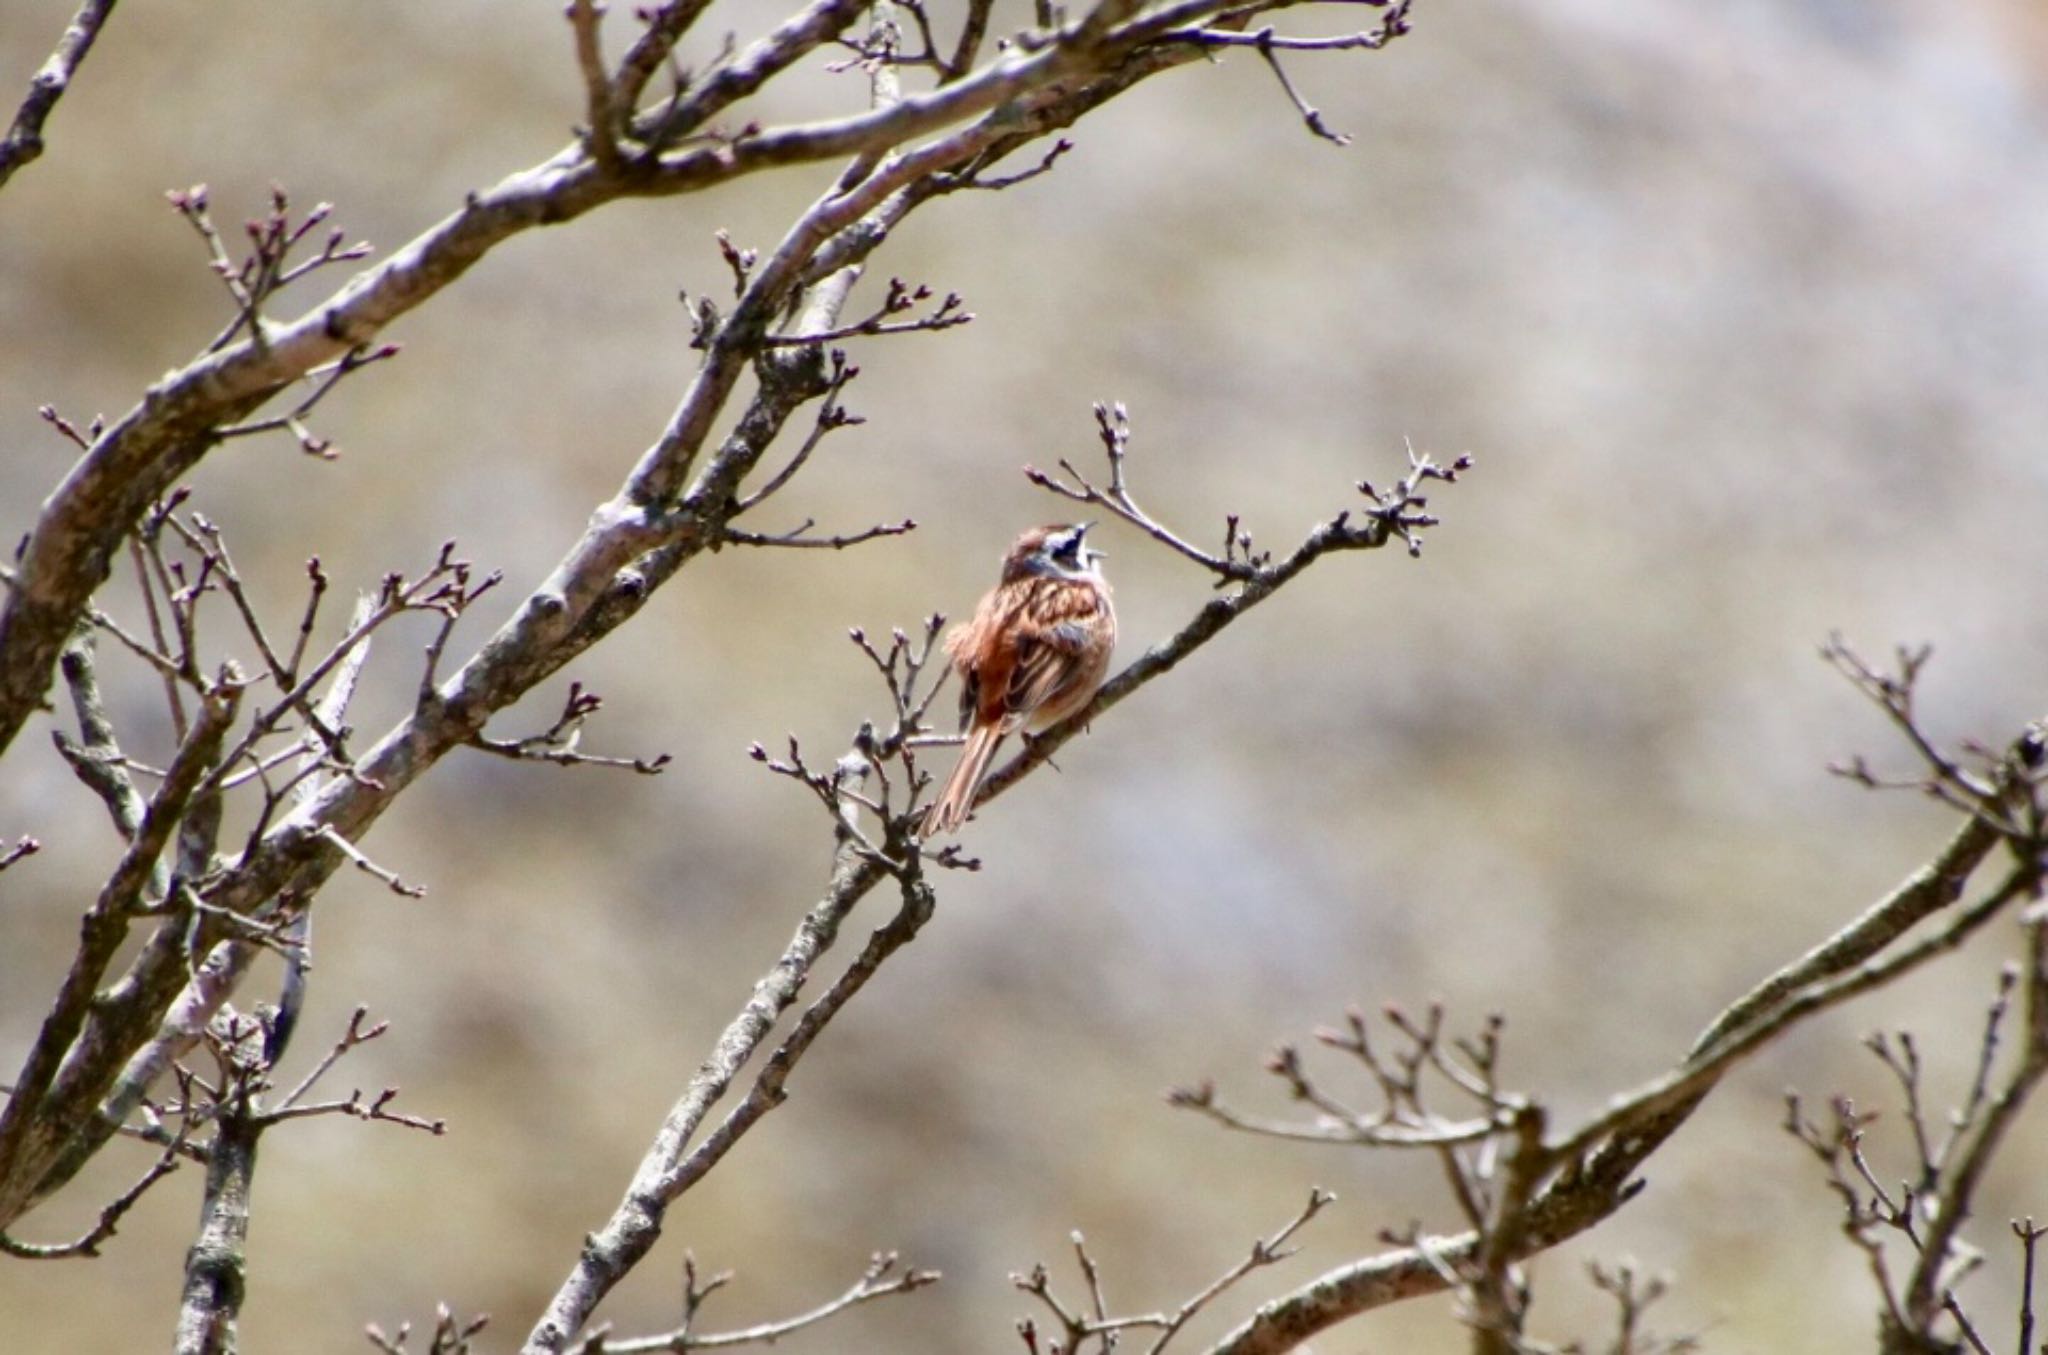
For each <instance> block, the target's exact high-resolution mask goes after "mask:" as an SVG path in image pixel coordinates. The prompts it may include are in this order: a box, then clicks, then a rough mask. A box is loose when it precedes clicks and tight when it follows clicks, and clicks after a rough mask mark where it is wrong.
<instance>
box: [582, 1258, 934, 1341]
mask: <svg viewBox="0 0 2048 1355" xmlns="http://www.w3.org/2000/svg"><path fill="white" fill-rule="evenodd" d="M896 1265H897V1257H896V1253H895V1252H878V1253H877V1254H876V1255H875V1256H874V1257H873V1259H871V1260H870V1261H869V1262H868V1268H867V1269H866V1270H865V1271H863V1272H861V1277H860V1278H859V1279H858V1280H856V1281H854V1282H853V1284H852V1286H851V1287H850V1288H848V1289H847V1290H846V1292H845V1293H843V1294H841V1295H839V1296H838V1297H837V1298H835V1299H832V1300H830V1301H829V1302H826V1303H821V1304H819V1305H818V1306H817V1307H816V1308H813V1309H811V1310H810V1311H809V1312H805V1313H799V1314H797V1315H796V1316H795V1317H786V1318H782V1319H780V1320H779V1321H775V1322H762V1323H758V1324H756V1325H755V1326H751V1327H738V1328H735V1329H733V1330H732V1331H722V1332H705V1333H704V1334H702V1335H699V1334H697V1333H696V1332H694V1331H692V1330H691V1328H690V1324H689V1323H687V1322H686V1323H684V1324H683V1325H682V1326H680V1327H677V1328H675V1329H673V1330H671V1331H666V1332H662V1333H661V1334H659V1335H656V1336H632V1337H624V1338H621V1337H616V1336H609V1335H606V1336H601V1337H593V1338H592V1339H591V1340H590V1341H589V1342H586V1343H585V1344H584V1346H583V1349H584V1350H587V1351H590V1352H591V1355H599V1352H602V1355H636V1353H637V1352H643V1351H684V1350H720V1349H729V1348H731V1347H733V1346H754V1345H774V1344H775V1343H776V1342H777V1341H779V1340H781V1339H782V1338H783V1337H785V1336H792V1335H794V1334H796V1333H797V1332H800V1331H802V1330H804V1329H805V1328H806V1327H815V1326H817V1325H818V1324H819V1323H821V1322H825V1321H829V1320H830V1319H832V1318H835V1317H837V1316H839V1314H841V1313H843V1312H845V1311H846V1310H847V1309H849V1308H857V1307H859V1306H860V1305H861V1304H863V1303H871V1302H873V1301H874V1300H876V1299H882V1298H888V1297H889V1296H890V1295H892V1294H907V1293H909V1292H910V1291H911V1290H913V1289H922V1288H924V1287H925V1286H926V1285H928V1284H936V1283H937V1282H938V1280H939V1272H938V1271H936V1270H919V1269H917V1268H916V1267H909V1268H907V1269H905V1270H903V1271H902V1272H900V1273H897V1272H896ZM728 1278H730V1277H729V1276H716V1277H714V1284H713V1285H712V1286H711V1287H712V1288H715V1287H716V1286H717V1285H718V1284H722V1283H724V1282H725V1280H726V1279H728ZM708 1292H709V1288H707V1289H702V1290H700V1289H698V1288H696V1285H695V1280H694V1277H693V1278H692V1280H691V1284H690V1289H689V1295H690V1299H691V1302H690V1304H689V1309H690V1312H691V1314H692V1315H693V1316H694V1314H695V1311H696V1306H697V1304H698V1303H701V1302H702V1300H703V1296H704V1295H705V1294H706V1293H708Z"/></svg>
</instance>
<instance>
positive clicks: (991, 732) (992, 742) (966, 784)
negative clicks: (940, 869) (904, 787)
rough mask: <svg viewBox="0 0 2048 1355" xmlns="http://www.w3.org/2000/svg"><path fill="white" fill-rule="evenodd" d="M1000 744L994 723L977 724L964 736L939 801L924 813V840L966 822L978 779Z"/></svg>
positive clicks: (998, 726) (986, 770) (986, 773)
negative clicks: (958, 757)
mask: <svg viewBox="0 0 2048 1355" xmlns="http://www.w3.org/2000/svg"><path fill="white" fill-rule="evenodd" d="M1002 741H1003V731H1002V727H1001V726H1000V725H998V724H994V723H989V724H977V725H975V726H974V728H973V729H972V730H971V731H970V732H969V733H968V735H967V746H966V747H964V748H962V749H961V750H960V764H959V765H958V766H957V767H955V768H953V775H952V776H951V777H949V778H947V780H946V788H945V789H944V790H942V791H940V792H939V798H938V799H936V800H934V801H932V807H931V808H930V809H928V810H926V811H925V815H924V835H925V836H926V837H936V836H938V835H939V834H940V833H950V832H952V831H953V830H954V829H956V828H958V827H959V826H960V825H961V824H963V823H965V822H967V811H968V810H970V809H972V808H973V807H974V793H975V792H976V791H978V790H980V789H981V778H982V777H984V776H986V775H988V764H989V761H990V759H992V758H994V757H995V755H996V745H997V744H999V743H1001V742H1002Z"/></svg>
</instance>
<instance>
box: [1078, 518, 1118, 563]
mask: <svg viewBox="0 0 2048 1355" xmlns="http://www.w3.org/2000/svg"><path fill="white" fill-rule="evenodd" d="M1094 526H1095V523H1094V522H1092V521H1091V522H1084V523H1082V524H1081V525H1080V526H1079V527H1076V528H1075V529H1074V530H1075V531H1077V532H1079V533H1080V534H1081V536H1082V537H1083V538H1084V539H1085V538H1086V537H1087V535H1088V533H1089V532H1090V531H1091V530H1092V529H1093V528H1094ZM1088 553H1089V554H1090V555H1092V556H1094V557H1095V558H1096V559H1098V560H1107V559H1108V558H1109V552H1108V551H1106V550H1097V549H1095V547H1093V546H1090V547H1088Z"/></svg>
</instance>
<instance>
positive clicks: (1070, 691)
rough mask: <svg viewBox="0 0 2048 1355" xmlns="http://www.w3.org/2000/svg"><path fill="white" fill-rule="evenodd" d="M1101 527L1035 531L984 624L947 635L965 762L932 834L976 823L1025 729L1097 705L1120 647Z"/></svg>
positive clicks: (977, 620)
mask: <svg viewBox="0 0 2048 1355" xmlns="http://www.w3.org/2000/svg"><path fill="white" fill-rule="evenodd" d="M1093 525H1094V524H1092V523H1087V522H1084V523H1081V524H1079V525H1077V526H1066V525H1054V526H1049V527H1033V528H1032V529H1031V530H1030V531H1028V532H1025V533H1024V534H1023V535H1022V536H1020V537H1018V538H1017V540H1016V542H1015V544H1013V545H1012V546H1011V547H1010V550H1009V553H1008V554H1006V555H1005V556H1003V577H1002V581H1001V582H1000V583H998V584H997V585H996V586H995V587H994V588H992V589H990V590H989V592H988V593H987V595H986V596H984V597H983V598H982V600H981V604H980V605H979V606H977V607H976V608H975V609H974V619H973V620H971V621H969V622H967V623H966V624H965V625H963V626H957V627H955V628H954V630H953V633H952V634H950V635H948V636H947V637H946V654H947V656H948V657H949V658H951V659H952V661H953V667H954V669H955V671H957V672H958V673H959V674H960V724H961V727H962V729H963V730H965V732H966V735H967V741H966V745H965V746H964V747H963V748H961V750H960V763H959V765H958V766H957V767H955V768H954V769H953V775H952V776H951V777H950V778H949V779H948V780H947V782H946V786H945V789H944V790H942V791H940V792H939V798H938V799H936V800H934V801H933V802H932V805H931V808H930V809H928V810H927V811H925V816H924V835H925V836H926V837H931V836H933V835H935V834H938V833H946V832H951V831H953V830H954V829H956V828H958V827H959V826H960V825H961V824H963V823H965V822H966V821H967V814H968V811H969V810H971V809H972V808H973V807H974V796H975V792H977V791H978V790H980V789H981V782H982V778H983V777H985V776H987V775H988V768H989V763H990V761H991V760H993V759H994V757H995V753H996V748H997V747H998V746H999V745H1000V744H1001V743H1002V741H1003V740H1004V739H1005V738H1007V737H1008V736H1009V735H1011V734H1014V733H1016V732H1017V731H1019V730H1032V731H1036V730H1041V729H1045V728H1047V727H1048V726H1050V725H1055V724H1058V723H1059V722H1060V721H1061V720H1064V719H1066V718H1067V717H1068V716H1069V715H1072V714H1073V713H1074V712H1075V711H1077V710H1079V709H1081V707H1083V706H1085V705H1087V704H1088V701H1089V699H1090V698H1092V697H1093V696H1094V695H1095V689H1096V688H1098V687H1100V686H1101V685H1102V679H1103V677H1104V676H1105V675H1106V674H1107V673H1108V672H1109V658H1110V654H1111V653H1112V652H1113V651H1114V650H1115V649H1116V609H1115V607H1113V606H1112V605H1111V604H1110V595H1109V580H1108V579H1105V578H1104V577H1103V576H1102V570H1101V567H1100V565H1099V561H1101V560H1102V558H1103V554H1102V552H1101V551H1099V550H1094V549H1091V548H1090V547H1089V545H1088V529H1089V527H1091V526H1093Z"/></svg>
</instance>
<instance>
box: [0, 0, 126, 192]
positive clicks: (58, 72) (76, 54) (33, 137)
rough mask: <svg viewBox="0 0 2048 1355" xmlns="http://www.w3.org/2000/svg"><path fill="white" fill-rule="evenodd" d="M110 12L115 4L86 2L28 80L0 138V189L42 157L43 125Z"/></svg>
mask: <svg viewBox="0 0 2048 1355" xmlns="http://www.w3.org/2000/svg"><path fill="white" fill-rule="evenodd" d="M113 12H114V0H85V3H84V4H83V5H81V6H80V7H79V10H78V13H77V14H76V15H74V16H73V17H72V20H71V22H70V24H69V25H67V26H66V27H65V29H64V36H63V38H61V39H60V40H59V41H58V43H57V50H56V51H54V52H52V53H50V58H49V60H47V61H45V62H44V63H43V65H42V69H40V70H38V71H37V72H36V73H35V75H34V77H33V78H31V79H30V80H29V85H28V97H27V98H25V99H23V100H22V101H21V107H20V108H18V109H17V110H15V114H14V121H13V123H12V125H10V126H9V127H8V129H7V135H6V136H5V137H0V187H5V186H6V184H7V181H8V180H9V179H11V178H13V177H14V172H15V171H16V170H18V169H20V168H21V167H22V166H23V165H26V164H27V163H29V162H30V161H31V160H34V159H35V158H36V157H38V156H40V155H41V154H42V153H43V123H44V122H45V121H46V120H47V119H48V118H49V116H50V111H51V110H52V109H54V108H55V107H56V106H57V101H58V100H59V99H61V98H63V97H64V91H65V90H67V89H69V88H70V87H71V81H72V78H73V77H74V76H76V75H77V74H78V67H79V64H80V63H81V62H83V61H84V60H85V56H86V53H87V52H90V51H91V50H92V44H93V41H94V39H96V38H98V37H99V35H100V29H101V28H102V27H104V26H105V25H106V22H107V19H108V17H109V16H110V15H112V14H113Z"/></svg>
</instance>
